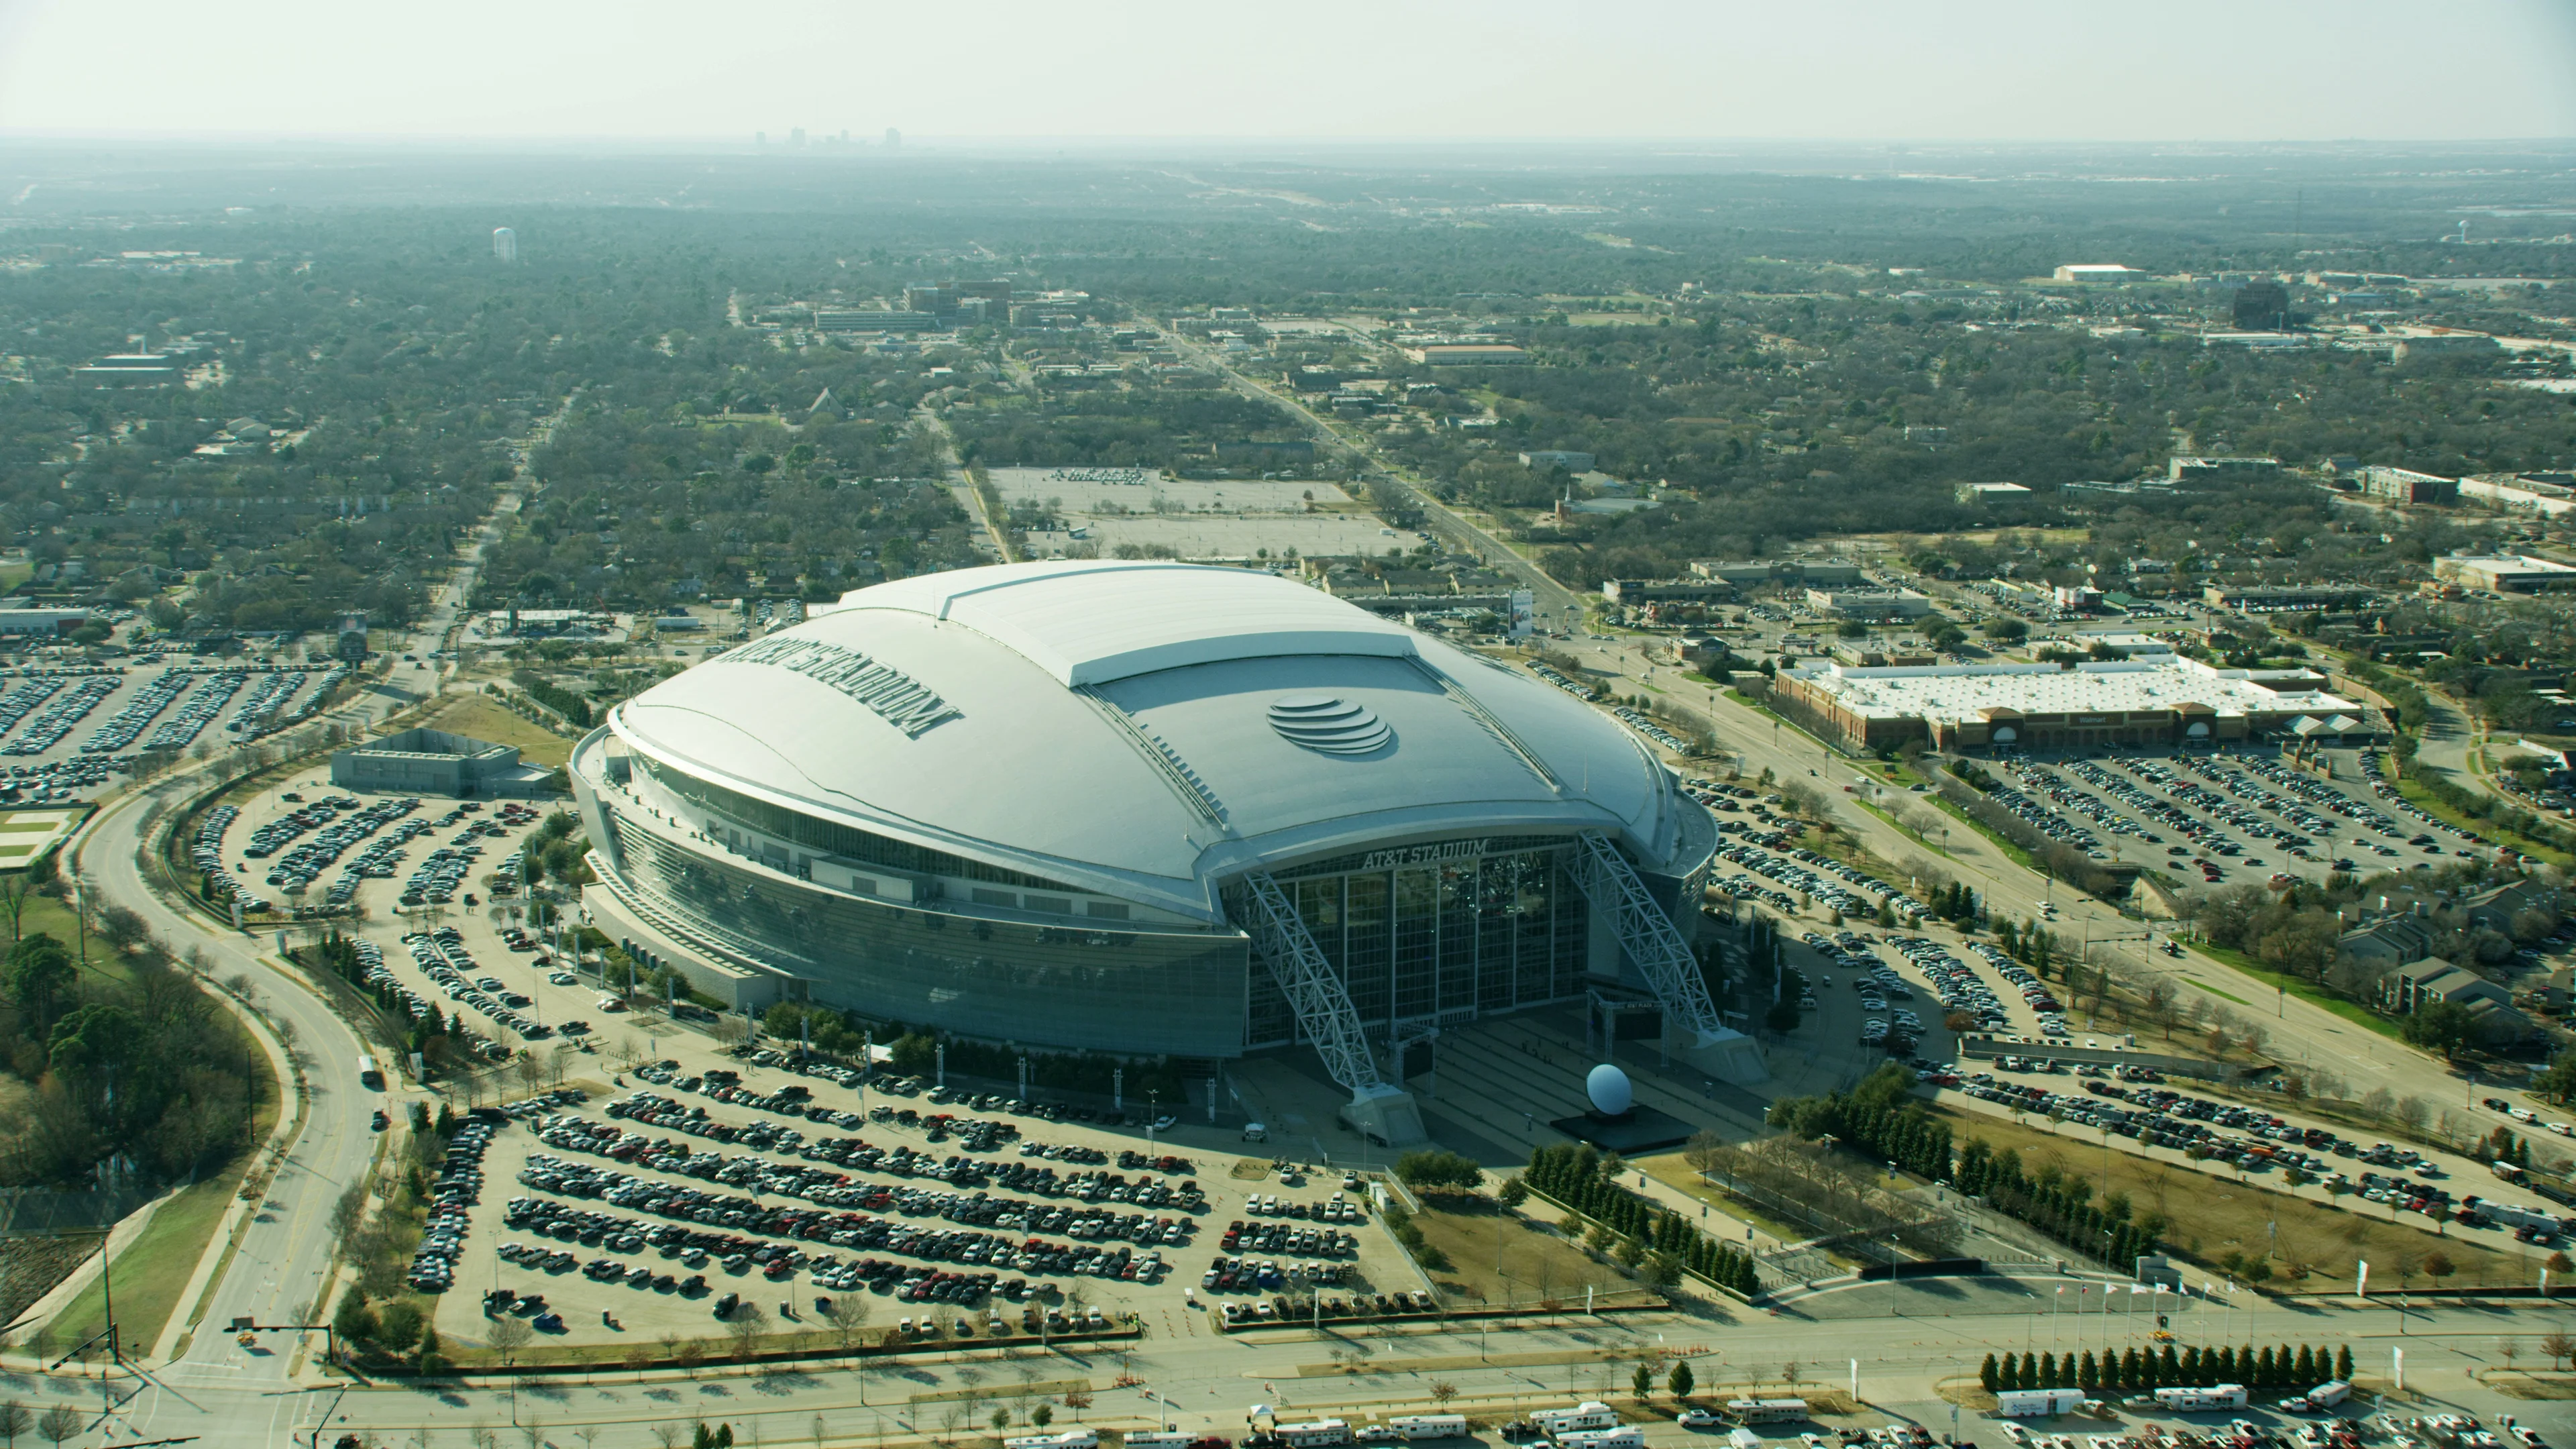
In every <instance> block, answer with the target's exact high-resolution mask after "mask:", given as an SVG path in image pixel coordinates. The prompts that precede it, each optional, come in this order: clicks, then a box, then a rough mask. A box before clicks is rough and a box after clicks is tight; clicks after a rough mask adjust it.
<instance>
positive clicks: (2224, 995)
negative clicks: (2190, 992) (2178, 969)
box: [2183, 976, 2254, 1006]
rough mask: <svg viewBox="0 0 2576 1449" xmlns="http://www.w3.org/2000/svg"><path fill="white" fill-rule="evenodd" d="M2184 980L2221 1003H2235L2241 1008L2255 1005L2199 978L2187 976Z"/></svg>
mask: <svg viewBox="0 0 2576 1449" xmlns="http://www.w3.org/2000/svg"><path fill="white" fill-rule="evenodd" d="M2183 980H2185V981H2188V982H2190V983H2191V984H2192V985H2193V986H2194V987H2195V988H2197V989H2199V990H2202V991H2206V992H2208V993H2209V994H2210V995H2212V996H2215V997H2217V998H2218V999H2219V1000H2221V1001H2233V1002H2235V1003H2236V1004H2237V1005H2239V1006H2252V1005H2253V1004H2254V1003H2253V1002H2250V1001H2248V1000H2246V999H2245V998H2244V997H2242V996H2239V995H2237V994H2236V993H2235V992H2233V991H2221V990H2219V989H2218V988H2217V987H2215V986H2212V985H2210V984H2209V983H2208V982H2206V981H2203V980H2201V979H2200V978H2199V977H2197V976H2186V977H2184V978H2183Z"/></svg>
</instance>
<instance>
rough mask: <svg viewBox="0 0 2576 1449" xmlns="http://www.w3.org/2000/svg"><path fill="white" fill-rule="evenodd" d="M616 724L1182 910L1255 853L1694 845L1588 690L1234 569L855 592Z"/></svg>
mask: <svg viewBox="0 0 2576 1449" xmlns="http://www.w3.org/2000/svg"><path fill="white" fill-rule="evenodd" d="M1265 625H1267V626H1269V627H1265ZM764 646H766V647H764ZM800 646H801V647H800ZM1328 701H1329V702H1330V703H1327V702H1328ZM1325 718H1328V719H1329V720H1330V721H1331V722H1332V723H1331V725H1330V727H1320V728H1319V727H1317V726H1316V725H1315V724H1313V723H1312V722H1313V721H1315V720H1317V719H1325ZM612 724H613V726H614V728H615V729H616V731H617V733H618V735H619V736H620V737H621V738H622V739H624V740H625V742H626V743H627V744H628V746H629V747H630V748H632V749H635V750H637V751H639V752H642V753H644V754H647V755H651V756H655V757H658V758H661V759H663V760H666V761H668V762H669V763H671V764H673V765H676V766H678V767H680V768H682V769H684V770H687V771H688V772H690V773H692V774H696V775H699V776H701V777H704V778H708V779H712V780H715V781H718V782H719V783H723V784H726V785H728V786H730V787H731V788H734V789H737V790H742V791H744V792H745V793H749V794H753V795H756V796H760V797H762V798H765V799H769V800H771V801H773V802H774V803H777V804H780V805H783V806H786V807H788V808H791V809H796V810H800V811H804V812H807V813H809V814H813V815H817V816H821V817H824V818H830V819H838V820H842V821H844V822H846V823H849V824H852V825H856V826H858V827H860V828H863V829H869V830H874V831H877V832H880V833H883V834H887V835H892V836H896V837H899V838H902V839H907V840H912V841H915V842H917V843H920V844H924V845H928V846H932V847H934V848H937V849H942V850H947V851H951V852H953V853H956V854H961V855H966V856H970V857H973V858H977V859H982V860H987V861H990V862H992V863H994V864H998V865H1005V866H1010V867H1013V868H1017V869H1023V870H1028V871H1031V872H1033V873H1037V874H1041V875H1046V876H1049V877H1052V878H1055V879H1060V880H1065V881H1067V882H1068V883H1071V884H1076V885H1081V886H1084V887H1086V888H1089V889H1093V890H1097V891H1101V892H1103V893H1107V894H1116V895H1126V896H1131V897H1134V898H1136V899H1139V900H1146V901H1150V902H1153V903H1156V904H1161V905H1164V906H1166V907H1167V908H1171V909H1179V910H1186V911H1192V912H1196V913H1211V914H1212V913H1213V912H1214V910H1215V907H1216V900H1215V882H1217V881H1218V880H1220V879H1224V878H1227V877H1230V876H1232V875H1234V874H1236V873H1238V872H1240V871H1243V870H1247V869H1250V868H1253V867H1254V866H1256V865H1272V866H1276V865H1282V864H1287V863H1291V862H1294V861H1298V860H1304V859H1312V858H1316V857H1318V856H1323V855H1330V854H1337V853H1340V852H1343V851H1348V850H1355V849H1360V848H1363V847H1376V846H1381V845H1388V844H1400V843H1403V842H1406V841H1410V840H1421V839H1431V838H1448V837H1457V836H1465V835H1477V834H1496V835H1503V834H1514V833H1523V832H1537V833H1553V832H1557V831H1569V830H1576V829H1606V830H1612V831H1616V832H1619V833H1621V834H1623V835H1624V836H1626V837H1627V839H1628V841H1629V843H1630V846H1631V848H1632V850H1633V852H1634V854H1635V855H1636V857H1637V858H1638V859H1639V861H1640V862H1641V863H1643V864H1644V865H1646V866H1647V867H1648V868H1650V869H1652V868H1656V867H1659V866H1661V865H1663V864H1665V863H1666V862H1667V861H1668V860H1669V859H1670V858H1671V857H1673V856H1674V855H1675V854H1676V852H1680V853H1684V854H1687V853H1688V851H1689V850H1690V849H1691V848H1693V847H1692V846H1689V845H1685V844H1684V842H1685V841H1695V842H1699V843H1701V844H1704V839H1703V836H1704V832H1700V831H1696V830H1693V829H1691V828H1690V823H1689V822H1687V821H1686V820H1685V819H1684V817H1685V815H1687V814H1688V813H1690V812H1695V811H1697V810H1698V807H1697V806H1696V805H1694V804H1692V803H1691V802H1690V801H1689V800H1688V799H1687V797H1684V796H1681V795H1679V794H1678V793H1677V792H1675V791H1674V790H1672V789H1671V787H1670V781H1669V777H1668V776H1667V775H1666V773H1665V772H1664V770H1663V768H1662V767H1661V766H1660V765H1659V764H1657V763H1656V762H1655V761H1654V760H1653V759H1652V758H1651V757H1650V756H1649V755H1648V754H1647V753H1646V752H1645V750H1644V748H1643V747H1642V746H1641V745H1640V744H1639V743H1638V742H1637V741H1636V740H1635V739H1634V738H1633V737H1632V736H1631V735H1629V734H1628V732H1627V731H1625V730H1624V729H1622V728H1620V726H1619V725H1618V724H1616V723H1615V722H1613V721H1612V720H1610V719H1609V718H1608V717H1606V716H1605V715H1603V714H1601V713H1600V712H1599V711H1597V710H1594V709H1592V708H1590V707H1588V706H1586V705H1584V704H1582V703H1580V702H1579V701H1576V700H1574V699H1571V698H1569V697H1567V696H1566V695H1565V694H1563V693H1561V692H1560V691H1558V690H1556V689H1555V688H1553V687H1551V686H1549V685H1547V684H1544V683H1541V682H1540V681H1538V680H1536V679H1533V678H1531V677H1529V676H1527V675H1524V674H1522V673H1520V672H1519V671H1516V670H1513V669H1510V668H1507V667H1504V666H1502V665H1499V664H1495V663H1492V662H1490V661H1487V660H1485V659H1482V658H1480V657H1478V656H1475V655H1473V654H1469V653H1467V652H1464V651H1461V650H1459V649H1456V648H1454V647H1452V646H1450V645H1448V644H1446V643H1444V642H1442V641H1440V640H1438V639H1435V638H1432V637H1430V636H1428V635H1423V634H1418V633H1415V632H1414V631H1412V630H1410V629H1406V628H1404V627H1403V626H1402V625H1399V624H1392V623H1389V622H1387V621H1385V620H1381V619H1378V618H1376V617H1375V616H1372V615H1370V614H1368V613H1366V612H1364V611H1362V610H1360V609H1358V608H1356V607H1354V606H1352V605H1350V604H1347V603H1344V602H1342V601H1340V600H1337V599H1334V598H1333V597H1331V596H1330V595H1327V594H1324V593H1321V592H1319V591H1316V590H1314V589H1310V588H1306V587H1304V586H1302V585H1300V584H1297V583H1295V582H1292V581H1289V580H1285V579H1280V578H1276V577H1273V576H1271V575H1268V574H1264V573H1258V572H1253V571H1250V570H1243V569H1227V568H1206V567H1194V566H1187V565H1171V564H1102V563H1088V562H1077V563H1065V564H1018V565H1009V566H1004V567H999V568H986V569H968V570H960V571H957V572H953V573H944V574H938V575H934V576H929V577H926V578H921V579H907V580H904V581H901V582H899V583H893V584H886V585H881V586H879V587H876V588H872V589H864V590H860V591H858V592H855V593H853V594H851V595H849V596H847V597H846V598H844V600H843V601H842V604H841V606H840V607H839V608H837V609H835V610H833V611H832V612H831V613H829V614H826V615H824V616H822V617H819V618H815V619H811V620H809V621H808V622H806V623H804V624H800V625H798V626H796V627H794V628H792V629H787V630H782V631H780V632H779V633H777V634H774V635H771V636H769V637H768V638H766V639H763V640H760V641H758V642H756V643H754V644H751V645H746V646H743V647H742V648H740V649H736V650H733V651H731V652H729V653H727V654H725V655H721V656H718V657H716V658H713V659H710V660H708V661H707V662H706V663H704V664H701V665H699V666H698V667H696V668H694V669H691V670H689V671H688V672H687V673H685V674H682V675H679V676H678V677H676V678H673V679H670V680H666V681H664V682H663V683H662V684H659V685H657V686H655V687H654V688H652V689H649V690H647V691H645V692H644V693H643V694H641V695H639V696H637V697H636V698H635V699H633V700H630V701H628V702H627V703H626V704H625V705H623V706H621V707H620V708H619V709H618V710H617V711H616V713H615V715H614V716H613V719H612ZM1381 730H1382V731H1383V738H1382V739H1380V738H1379V731H1381ZM1373 740H1374V741H1376V743H1374V745H1373V746H1372V745H1370V742H1371V741H1373ZM1354 746H1367V747H1365V748H1353V747H1354ZM1688 863H1689V862H1684V864H1685V865H1687V864H1688Z"/></svg>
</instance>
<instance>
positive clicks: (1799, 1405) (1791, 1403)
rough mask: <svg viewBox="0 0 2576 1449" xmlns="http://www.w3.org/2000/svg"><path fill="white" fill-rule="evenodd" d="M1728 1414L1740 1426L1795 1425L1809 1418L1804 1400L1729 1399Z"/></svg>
mask: <svg viewBox="0 0 2576 1449" xmlns="http://www.w3.org/2000/svg"><path fill="white" fill-rule="evenodd" d="M1726 1412H1727V1414H1728V1415H1729V1416H1731V1417H1732V1418H1734V1420H1735V1421H1736V1422H1737V1423H1740V1424H1794V1423H1796V1422H1798V1421H1799V1420H1801V1419H1803V1418H1805V1417H1807V1401H1806V1400H1804V1399H1729V1400H1727V1401H1726Z"/></svg>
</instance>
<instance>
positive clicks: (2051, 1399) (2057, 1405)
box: [1995, 1389, 2084, 1419]
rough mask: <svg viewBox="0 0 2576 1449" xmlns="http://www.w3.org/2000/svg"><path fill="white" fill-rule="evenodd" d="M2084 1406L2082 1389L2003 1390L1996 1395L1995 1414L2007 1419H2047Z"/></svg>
mask: <svg viewBox="0 0 2576 1449" xmlns="http://www.w3.org/2000/svg"><path fill="white" fill-rule="evenodd" d="M2083 1406H2084V1391H2083V1390H2082V1389H2002V1390H1998V1391H1997V1392H1996V1394H1995V1413H1996V1414H1998V1415H2000V1416H2001V1417H2003V1418H2006V1419H2045V1418H2048V1417H2050V1416H2052V1415H2056V1414H2067V1413H2073V1412H2074V1411H2075V1410H2077V1409H2080V1408H2082V1407H2083Z"/></svg>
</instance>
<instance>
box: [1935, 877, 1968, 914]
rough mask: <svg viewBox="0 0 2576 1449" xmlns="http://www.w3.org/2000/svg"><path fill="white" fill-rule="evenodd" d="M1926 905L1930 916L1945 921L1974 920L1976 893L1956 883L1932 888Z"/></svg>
mask: <svg viewBox="0 0 2576 1449" xmlns="http://www.w3.org/2000/svg"><path fill="white" fill-rule="evenodd" d="M1928 904H1930V906H1931V907H1932V914H1934V915H1936V916H1939V917H1940V918H1941V919H1942V920H1945V921H1969V920H1974V919H1976V915H1977V910H1978V905H1977V893H1976V892H1975V891H1972V890H1970V889H1968V888H1967V887H1966V886H1964V885H1961V884H1959V883H1958V882H1956V881H1952V882H1950V883H1949V884H1947V885H1936V886H1934V887H1933V888H1932V899H1931V901H1930V902H1929V903H1928Z"/></svg>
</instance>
